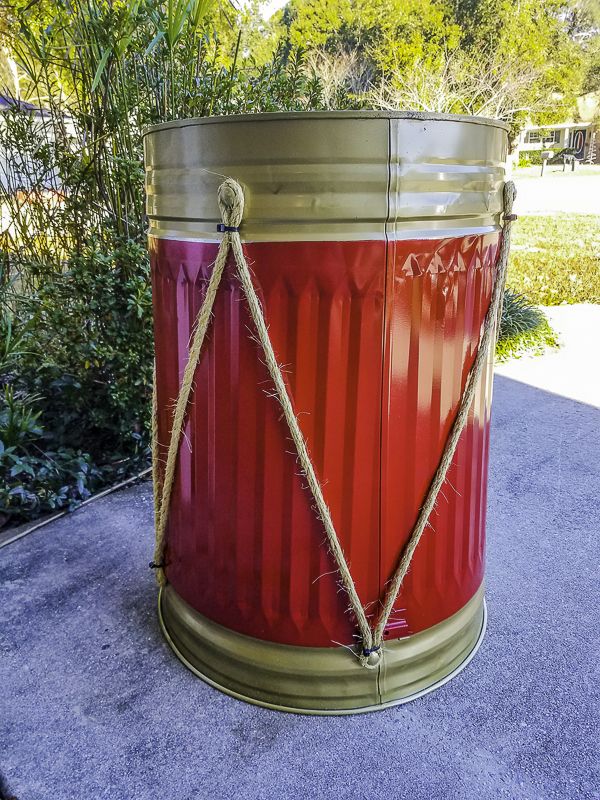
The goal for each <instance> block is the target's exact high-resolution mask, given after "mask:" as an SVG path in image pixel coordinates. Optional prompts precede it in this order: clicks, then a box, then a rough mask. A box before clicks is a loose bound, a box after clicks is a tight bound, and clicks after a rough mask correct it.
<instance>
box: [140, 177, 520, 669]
mask: <svg viewBox="0 0 600 800" xmlns="http://www.w3.org/2000/svg"><path fill="white" fill-rule="evenodd" d="M515 195H516V191H515V186H514V183H513V182H512V181H509V182H508V183H506V184H505V186H504V217H503V220H504V229H503V233H502V239H501V243H500V249H499V253H498V261H497V267H496V277H495V282H494V287H493V290H492V297H491V301H490V305H489V308H488V311H487V314H486V317H485V320H484V323H483V333H482V336H481V339H480V342H479V347H478V349H477V354H476V356H475V360H474V362H473V364H472V366H471V369H470V370H469V374H468V376H467V381H466V384H465V388H464V391H463V394H462V397H461V400H460V404H459V408H458V412H457V414H456V417H455V419H454V422H453V423H452V427H451V429H450V433H449V435H448V439H447V441H446V445H445V447H444V451H443V453H442V457H441V459H440V462H439V465H438V468H437V470H436V472H435V475H434V476H433V480H432V481H431V484H430V486H429V489H428V490H427V494H426V496H425V499H424V501H423V505H422V507H421V510H420V512H419V516H418V518H417V521H416V523H415V526H414V528H413V530H412V532H411V534H410V537H409V539H408V542H407V543H406V546H405V547H404V550H403V552H402V555H401V557H400V560H399V561H398V564H397V566H396V569H395V570H394V573H393V575H392V578H391V580H390V581H389V584H388V587H387V589H386V593H385V596H384V599H383V603H382V610H381V614H380V615H379V618H378V620H377V624H376V625H375V627H374V628H371V625H370V623H369V620H368V618H367V615H366V612H365V609H364V608H363V605H362V603H361V601H360V598H359V596H358V592H357V591H356V586H355V584H354V580H353V579H352V575H351V573H350V568H349V566H348V562H347V561H346V557H345V555H344V552H343V550H342V547H341V544H340V540H339V538H338V535H337V533H336V530H335V527H334V524H333V521H332V519H331V513H330V511H329V507H328V506H327V503H326V502H325V498H324V497H323V492H322V490H321V484H320V483H319V480H318V478H317V475H316V473H315V468H314V466H313V463H312V461H311V458H310V455H309V453H308V448H307V446H306V442H305V440H304V436H303V435H302V431H301V430H300V425H299V423H298V419H297V417H296V414H295V412H294V409H293V406H292V401H291V399H290V396H289V394H288V391H287V387H286V385H285V381H284V378H283V374H282V372H281V369H280V367H279V364H278V362H277V359H276V357H275V352H274V351H273V345H272V344H271V339H270V337H269V332H268V329H267V325H266V322H265V318H264V315H263V311H262V307H261V304H260V300H259V299H258V295H257V294H256V290H255V289H254V285H253V283H252V278H251V276H250V270H249V268H248V263H247V262H246V258H245V256H244V252H243V250H242V242H241V239H240V234H239V226H240V224H241V221H242V215H243V211H244V193H243V191H242V188H241V186H240V185H239V183H237V181H235V180H233V179H232V178H227V179H226V180H225V181H224V182H223V183H222V184H221V186H219V189H218V193H217V200H218V203H219V209H220V211H221V217H222V220H223V223H222V224H220V225H219V226H218V230H219V231H221V232H222V233H223V234H224V235H223V238H222V239H221V243H220V245H219V251H218V253H217V258H216V260H215V263H214V266H213V271H212V274H211V277H210V280H209V283H208V288H207V290H206V295H205V298H204V301H203V303H202V306H201V308H200V311H199V313H198V317H197V319H196V324H195V328H194V333H193V336H192V341H191V345H190V353H189V357H188V361H187V364H186V366H185V370H184V373H183V380H182V383H181V389H180V391H179V396H178V397H177V402H176V405H175V410H174V413H173V424H172V427H171V438H170V441H169V447H168V451H167V460H166V465H165V470H164V474H163V476H162V480H161V478H160V475H159V469H158V431H157V402H156V380H155V381H154V393H153V427H152V435H153V475H154V508H155V526H156V543H155V548H154V561H153V562H152V563H151V564H150V566H151V567H153V568H156V570H157V581H158V583H159V585H160V586H164V585H165V583H166V576H165V572H164V563H163V558H164V549H165V534H166V529H167V520H168V515H169V504H170V497H171V491H172V488H173V482H174V478H175V469H176V466H177V454H178V452H179V446H180V443H181V437H182V435H183V428H184V426H185V417H186V412H187V406H188V402H189V398H190V394H191V391H192V387H193V382H194V374H195V372H196V367H197V365H198V361H199V359H200V354H201V351H202V345H203V343H204V338H205V336H206V331H207V329H208V325H209V323H210V319H211V315H212V310H213V305H214V302H215V297H216V295H217V290H218V288H219V284H220V282H221V277H222V275H223V270H224V268H225V264H226V262H227V256H228V255H229V251H230V250H231V251H232V252H233V256H234V260H235V265H236V268H237V275H238V278H239V280H240V283H241V285H242V290H243V292H244V294H245V296H246V301H247V303H248V307H249V310H250V314H251V316H252V320H253V322H254V325H255V328H256V332H257V334H258V339H259V342H260V344H261V347H262V349H263V352H264V356H265V363H266V366H267V369H268V370H269V375H270V376H271V380H272V381H273V383H274V385H275V390H276V395H277V399H278V401H279V403H280V404H281V407H282V410H283V415H284V417H285V421H286V422H287V425H288V428H289V431H290V434H291V437H292V439H293V442H294V446H295V448H296V452H297V455H298V462H299V464H300V468H301V470H302V472H303V474H304V476H305V477H306V480H307V483H308V488H309V489H310V492H311V494H312V496H313V499H314V502H315V508H316V513H317V516H318V518H319V519H320V521H321V522H322V524H323V527H324V529H325V533H326V536H327V542H328V544H329V549H330V551H331V554H332V556H333V559H334V561H335V564H336V566H337V569H338V571H339V574H340V579H341V581H342V585H343V587H344V590H345V591H346V594H347V596H348V600H349V602H350V607H351V609H352V612H353V613H354V616H355V617H356V621H357V624H358V629H359V631H360V636H361V647H360V653H359V657H360V661H361V663H362V665H363V666H365V667H367V668H369V669H375V668H376V667H377V665H378V664H379V660H380V657H381V647H382V644H383V636H384V631H385V627H386V625H387V623H388V621H389V618H390V616H391V614H392V611H393V608H394V605H395V603H396V600H397V598H398V595H399V593H400V589H401V588H402V582H403V581H404V578H405V576H406V573H407V572H408V569H409V567H410V563H411V561H412V557H413V555H414V552H415V550H416V548H417V545H418V544H419V541H420V539H421V536H422V535H423V532H424V531H425V528H426V527H427V523H428V520H429V517H430V515H431V512H432V510H433V508H434V506H435V502H436V500H437V497H438V494H439V492H440V489H441V488H442V485H443V483H444V480H445V478H446V474H447V472H448V469H449V467H450V464H451V462H452V459H453V457H454V453H455V451H456V447H457V445H458V442H459V439H460V435H461V433H462V431H463V428H464V427H465V424H466V422H467V418H468V415H469V409H470V407H471V403H472V401H473V398H474V396H475V391H476V389H477V384H478V382H479V378H480V377H481V374H482V372H483V369H484V367H485V364H486V361H487V358H488V355H489V352H490V347H491V346H492V344H493V343H494V342H495V332H496V331H497V329H498V328H499V324H500V317H501V314H502V301H503V297H504V286H505V283H506V271H507V266H508V254H509V250H510V231H511V226H512V223H513V221H514V220H515V219H516V216H515V215H514V214H512V206H513V202H514V199H515Z"/></svg>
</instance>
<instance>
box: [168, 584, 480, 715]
mask: <svg viewBox="0 0 600 800" xmlns="http://www.w3.org/2000/svg"><path fill="white" fill-rule="evenodd" d="M158 616H159V621H160V626H161V628H162V631H163V634H164V635H165V638H166V640H167V642H168V643H169V645H170V646H171V648H172V649H173V651H174V652H175V654H176V655H177V657H178V658H179V659H180V661H182V662H183V664H185V666H186V667H188V668H189V669H191V670H192V672H194V673H195V674H196V675H198V676H199V677H200V678H202V679H203V680H204V681H206V682H207V683H209V684H210V685H211V686H214V687H215V688H217V689H220V690H221V691H222V692H225V693H226V694H229V695H231V696H232V697H236V698H238V699H239V700H245V701H246V702H249V703H254V704H256V705H260V706H266V707H267V708H273V709H276V710H278V711H289V712H293V713H297V714H359V713H364V712H367V711H378V710H379V709H383V708H387V707H389V706H393V705H398V704H400V703H406V702H408V701H410V700H414V699H416V698H417V697H421V696H422V695H424V694H427V693H428V692H431V691H433V690H434V689H437V688H439V687H440V686H442V685H443V684H444V683H447V682H448V681H449V680H451V679H452V678H453V677H454V676H455V675H457V674H458V673H459V672H460V671H461V670H462V669H464V668H465V667H466V666H467V664H468V663H469V662H470V661H471V659H472V658H473V656H474V655H475V653H476V652H477V650H478V648H479V645H480V644H481V641H482V639H483V636H484V633H485V626H486V607H485V600H484V596H483V586H481V587H480V588H479V589H478V591H477V592H476V593H475V595H474V596H473V597H472V598H471V599H470V600H469V602H468V603H467V604H466V605H465V606H463V608H461V609H460V610H459V611H457V612H456V614H453V615H452V616H451V617H449V618H448V619H446V620H444V621H443V622H440V623H439V624H438V625H434V626H433V627H432V628H428V629H427V630H425V631H421V632H420V633H415V634H413V635H412V636H407V637H405V638H403V639H395V640H391V641H388V642H386V643H385V645H384V648H383V651H382V658H381V662H380V664H379V666H378V667H377V668H376V669H365V668H364V667H362V666H360V664H359V663H358V659H356V658H354V657H353V655H352V653H350V652H349V651H348V649H347V648H345V647H298V646H293V645H285V644H277V643H275V642H267V641H263V640H262V639H254V638H253V637H250V636H245V635H244V634H241V633H236V632H235V631H231V630H229V629H228V628H224V627H223V626H222V625H218V624H217V623H215V622H212V621H211V620H209V619H207V618H206V617H204V616H202V614H199V613H198V612H197V611H195V610H194V609H193V608H191V607H190V606H189V605H188V604H187V603H186V602H185V601H184V600H182V599H181V597H179V595H178V594H177V592H175V590H174V589H173V587H172V586H170V585H167V586H166V587H165V588H164V589H162V590H161V592H160V594H159V598H158Z"/></svg>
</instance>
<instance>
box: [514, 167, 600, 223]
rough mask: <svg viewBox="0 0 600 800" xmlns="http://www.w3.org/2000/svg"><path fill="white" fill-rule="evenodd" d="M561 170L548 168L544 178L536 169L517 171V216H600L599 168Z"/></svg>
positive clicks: (515, 178) (559, 168)
mask: <svg viewBox="0 0 600 800" xmlns="http://www.w3.org/2000/svg"><path fill="white" fill-rule="evenodd" d="M561 169H562V168H561V167H554V166H553V167H548V168H547V171H546V174H545V175H544V177H543V178H540V177H539V170H540V168H539V167H530V168H528V169H527V170H516V172H515V174H514V176H513V179H514V181H515V184H516V186H517V199H516V201H515V211H516V212H517V214H600V166H598V167H580V168H579V171H577V172H562V171H561Z"/></svg>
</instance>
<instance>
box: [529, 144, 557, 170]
mask: <svg viewBox="0 0 600 800" xmlns="http://www.w3.org/2000/svg"><path fill="white" fill-rule="evenodd" d="M546 150H548V151H550V152H552V153H559V152H560V151H561V150H562V147H544V148H543V149H542V150H519V166H520V167H534V166H535V167H541V166H542V153H543V152H545V151H546Z"/></svg>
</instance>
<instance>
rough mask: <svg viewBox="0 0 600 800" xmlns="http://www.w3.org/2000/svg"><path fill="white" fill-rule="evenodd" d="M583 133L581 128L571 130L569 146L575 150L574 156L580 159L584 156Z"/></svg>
mask: <svg viewBox="0 0 600 800" xmlns="http://www.w3.org/2000/svg"><path fill="white" fill-rule="evenodd" d="M585 134H586V132H585V130H582V129H581V128H580V129H579V130H578V131H573V132H572V133H571V143H570V145H569V146H570V147H572V148H573V150H575V158H579V159H582V158H583V156H584V150H585Z"/></svg>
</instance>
